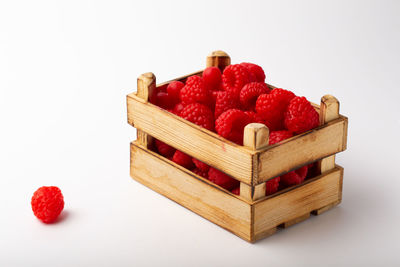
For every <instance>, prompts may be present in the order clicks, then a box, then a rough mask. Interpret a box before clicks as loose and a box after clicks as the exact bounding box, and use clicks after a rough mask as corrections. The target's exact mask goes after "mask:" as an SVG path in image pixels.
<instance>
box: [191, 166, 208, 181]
mask: <svg viewBox="0 0 400 267" xmlns="http://www.w3.org/2000/svg"><path fill="white" fill-rule="evenodd" d="M193 172H194V173H195V174H197V175H199V176H201V177H204V178H206V179H208V171H204V170H200V169H199V168H195V169H194V170H193Z"/></svg>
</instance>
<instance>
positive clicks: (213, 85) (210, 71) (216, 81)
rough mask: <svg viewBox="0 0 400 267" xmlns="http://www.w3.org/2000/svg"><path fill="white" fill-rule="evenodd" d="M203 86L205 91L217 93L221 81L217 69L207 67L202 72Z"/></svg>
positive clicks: (219, 72)
mask: <svg viewBox="0 0 400 267" xmlns="http://www.w3.org/2000/svg"><path fill="white" fill-rule="evenodd" d="M203 81H204V86H205V87H206V89H207V90H213V91H217V90H219V86H220V84H221V81H222V75H221V71H220V70H219V68H217V67H209V68H206V69H205V70H204V71H203Z"/></svg>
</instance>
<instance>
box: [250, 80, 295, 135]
mask: <svg viewBox="0 0 400 267" xmlns="http://www.w3.org/2000/svg"><path fill="white" fill-rule="evenodd" d="M294 97H295V94H293V93H292V92H290V91H288V90H284V89H280V88H276V89H274V90H272V91H271V92H270V93H269V94H262V95H260V96H259V97H258V98H257V101H256V111H257V114H258V115H260V116H261V117H262V118H263V119H264V120H265V124H266V125H267V126H268V128H269V129H270V131H277V130H283V129H284V123H283V121H284V116H285V111H286V108H287V106H288V105H289V102H290V100H291V99H292V98H294Z"/></svg>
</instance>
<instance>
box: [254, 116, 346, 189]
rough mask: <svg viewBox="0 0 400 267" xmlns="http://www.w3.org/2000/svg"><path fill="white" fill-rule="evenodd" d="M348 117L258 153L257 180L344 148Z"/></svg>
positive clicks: (282, 172)
mask: <svg viewBox="0 0 400 267" xmlns="http://www.w3.org/2000/svg"><path fill="white" fill-rule="evenodd" d="M346 134H347V118H346V117H341V118H339V119H337V120H334V121H332V122H329V123H328V124H326V125H324V126H320V127H318V128H316V129H314V130H311V131H309V132H307V133H304V134H300V135H297V136H295V137H293V138H290V139H288V140H286V141H283V142H282V143H281V144H278V145H274V146H272V147H270V148H267V150H265V151H263V152H261V154H260V156H259V170H258V171H259V174H258V180H257V183H261V182H264V181H266V180H269V179H271V178H273V177H276V176H280V175H282V174H284V173H287V172H289V171H291V170H294V169H297V168H299V167H300V166H303V165H305V164H308V163H311V162H314V161H316V160H318V159H321V158H324V157H327V156H330V155H333V154H335V153H338V152H341V151H343V150H345V149H346V143H345V141H346V139H345V135H346Z"/></svg>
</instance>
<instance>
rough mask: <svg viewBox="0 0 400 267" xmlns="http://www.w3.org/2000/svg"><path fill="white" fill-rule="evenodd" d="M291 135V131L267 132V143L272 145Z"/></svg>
mask: <svg viewBox="0 0 400 267" xmlns="http://www.w3.org/2000/svg"><path fill="white" fill-rule="evenodd" d="M292 136H293V133H292V132H291V131H285V130H282V131H272V132H271V133H270V134H269V144H270V145H273V144H276V143H279V142H281V141H283V140H285V139H288V138H290V137H292Z"/></svg>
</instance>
